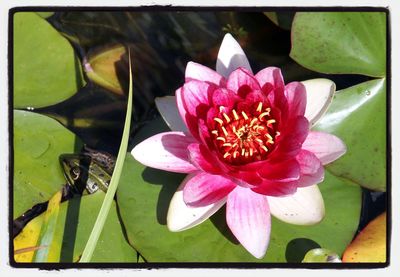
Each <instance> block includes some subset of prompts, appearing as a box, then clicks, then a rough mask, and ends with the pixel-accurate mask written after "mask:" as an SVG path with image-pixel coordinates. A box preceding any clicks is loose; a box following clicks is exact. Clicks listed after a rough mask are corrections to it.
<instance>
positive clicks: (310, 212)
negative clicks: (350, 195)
mask: <svg viewBox="0 0 400 277" xmlns="http://www.w3.org/2000/svg"><path fill="white" fill-rule="evenodd" d="M267 199H268V203H269V207H270V209H271V214H272V215H273V216H275V217H276V218H278V219H280V220H282V221H284V222H287V223H290V224H297V225H312V224H316V223H318V222H320V221H321V220H322V219H323V218H324V216H325V206H324V199H323V198H322V195H321V192H320V191H319V188H318V186H317V185H313V186H309V187H304V188H298V189H297V191H296V193H294V194H293V195H289V196H282V197H271V196H268V197H267Z"/></svg>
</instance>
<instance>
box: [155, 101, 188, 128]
mask: <svg viewBox="0 0 400 277" xmlns="http://www.w3.org/2000/svg"><path fill="white" fill-rule="evenodd" d="M155 103H156V106H157V110H158V111H159V112H160V114H161V116H162V118H163V119H164V121H165V123H167V125H168V127H169V128H170V129H171V130H172V131H181V132H187V131H188V129H187V127H186V124H185V122H183V120H182V117H181V115H180V114H179V111H178V107H177V105H176V98H175V96H164V97H156V99H155Z"/></svg>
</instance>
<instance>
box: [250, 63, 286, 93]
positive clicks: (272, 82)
mask: <svg viewBox="0 0 400 277" xmlns="http://www.w3.org/2000/svg"><path fill="white" fill-rule="evenodd" d="M255 77H256V79H257V80H258V83H259V84H260V86H261V87H262V88H264V87H265V86H269V87H271V88H276V87H284V86H285V83H284V81H283V77H282V73H281V70H280V69H279V68H277V67H273V66H271V67H267V68H264V69H263V70H260V71H259V72H258V73H257V74H256V75H255Z"/></svg>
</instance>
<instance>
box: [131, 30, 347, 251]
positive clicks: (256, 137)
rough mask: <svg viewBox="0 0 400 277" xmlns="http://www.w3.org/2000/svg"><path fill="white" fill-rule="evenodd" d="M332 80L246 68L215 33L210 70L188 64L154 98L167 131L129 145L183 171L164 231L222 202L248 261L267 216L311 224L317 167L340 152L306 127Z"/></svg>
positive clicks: (316, 206)
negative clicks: (293, 78)
mask: <svg viewBox="0 0 400 277" xmlns="http://www.w3.org/2000/svg"><path fill="white" fill-rule="evenodd" d="M334 91H335V84H334V83H333V82H332V81H330V80H327V79H314V80H309V81H304V82H292V83H289V84H286V85H285V83H284V80H283V77H282V74H281V71H280V69H279V68H276V67H267V68H265V69H263V70H261V71H259V72H258V73H257V74H253V72H252V69H251V67H250V64H249V62H248V60H247V57H246V55H245V54H244V52H243V50H242V48H241V47H240V45H239V44H238V42H237V41H236V40H235V39H234V38H233V37H232V36H231V35H230V34H227V35H225V37H224V39H223V41H222V44H221V47H220V50H219V53H218V59H217V65H216V71H214V70H212V69H210V68H208V67H205V66H203V65H200V64H197V63H194V62H189V63H188V64H187V67H186V72H185V83H184V84H183V86H182V87H180V88H179V89H178V90H177V91H176V94H175V97H173V96H167V97H163V98H158V99H156V104H157V107H158V109H159V111H160V113H161V115H162V116H163V118H164V120H165V121H166V123H167V124H168V125H169V126H170V128H171V129H172V131H171V132H165V133H160V134H157V135H155V136H152V137H150V138H148V139H146V140H144V141H143V142H141V143H139V144H138V145H137V146H136V147H135V148H134V149H133V150H132V155H133V156H134V158H135V159H136V160H138V161H139V162H141V163H142V164H144V165H146V166H149V167H153V168H158V169H162V170H167V171H171V172H179V173H187V174H188V175H187V177H186V178H185V179H184V180H183V182H182V184H181V185H180V186H179V188H178V190H177V191H176V193H175V194H174V196H173V198H172V200H171V203H170V206H169V210H168V215H167V226H168V228H169V229H170V230H171V231H183V230H186V229H188V228H191V227H194V226H196V225H197V224H200V223H201V222H203V221H204V220H206V219H207V218H209V217H210V216H211V215H212V214H213V213H215V212H216V211H217V210H218V209H219V208H221V207H222V206H223V205H224V204H225V203H226V221H227V224H228V226H229V228H230V230H231V231H232V233H233V234H234V236H235V237H236V238H237V240H238V241H239V242H240V243H241V244H242V245H243V247H245V248H246V249H247V251H248V252H250V253H251V254H252V255H253V256H254V257H256V258H262V257H263V256H264V255H265V253H266V250H267V247H268V243H269V237H270V230H271V214H272V215H273V216H275V217H277V218H278V219H280V220H282V221H285V222H288V223H292V224H303V225H309V224H315V223H317V222H319V221H321V220H322V218H323V217H324V214H325V209H324V202H323V199H322V196H321V193H320V191H319V189H318V186H317V185H316V184H318V183H320V182H322V181H323V179H324V167H323V165H324V164H327V163H330V162H332V161H334V160H336V159H337V158H339V157H340V156H341V155H343V154H344V153H345V151H346V147H345V145H344V143H343V142H342V141H341V140H340V139H339V138H337V137H336V136H334V135H331V134H327V133H323V132H317V131H311V130H310V128H311V126H312V124H315V122H316V121H317V120H318V119H319V118H320V117H321V116H322V115H323V114H324V112H325V111H326V110H327V108H328V106H329V104H330V102H331V100H332V97H333V94H334Z"/></svg>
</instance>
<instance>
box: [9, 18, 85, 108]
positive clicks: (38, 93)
mask: <svg viewBox="0 0 400 277" xmlns="http://www.w3.org/2000/svg"><path fill="white" fill-rule="evenodd" d="M13 45H14V50H13V53H14V63H13V64H14V107H16V108H26V107H35V108H37V107H44V106H49V105H53V104H56V103H58V102H61V101H63V100H65V99H67V98H69V97H70V96H72V95H73V94H75V93H76V92H77V91H78V89H79V88H81V87H82V86H83V83H84V81H83V79H82V70H81V66H80V62H79V60H78V58H77V56H76V55H75V52H74V49H73V48H72V46H71V45H70V44H69V42H68V41H67V40H66V39H65V38H64V37H63V36H62V35H61V34H60V33H58V32H57V31H56V30H55V29H54V28H53V27H52V26H51V25H50V24H49V23H48V22H47V21H46V20H45V19H43V18H41V17H40V16H39V15H37V14H36V13H34V12H17V13H15V14H14V43H13Z"/></svg>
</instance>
